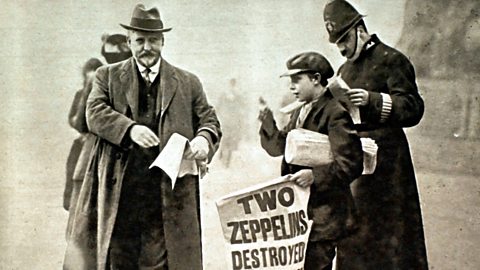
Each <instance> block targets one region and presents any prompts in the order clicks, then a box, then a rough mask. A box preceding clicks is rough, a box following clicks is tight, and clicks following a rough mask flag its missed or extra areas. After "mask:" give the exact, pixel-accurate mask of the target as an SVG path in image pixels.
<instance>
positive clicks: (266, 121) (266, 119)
mask: <svg viewBox="0 0 480 270" xmlns="http://www.w3.org/2000/svg"><path fill="white" fill-rule="evenodd" d="M258 120H260V122H262V129H264V130H265V131H266V132H267V133H268V134H271V133H273V132H275V129H276V128H277V127H276V125H275V119H274V118H273V113H272V110H270V108H268V107H266V108H265V109H263V110H261V111H260V113H259V115H258Z"/></svg>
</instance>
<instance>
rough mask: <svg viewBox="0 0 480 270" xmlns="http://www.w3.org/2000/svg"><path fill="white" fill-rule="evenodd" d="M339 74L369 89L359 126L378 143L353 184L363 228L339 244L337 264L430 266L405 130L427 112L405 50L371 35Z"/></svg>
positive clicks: (352, 85) (344, 266)
mask: <svg viewBox="0 0 480 270" xmlns="http://www.w3.org/2000/svg"><path fill="white" fill-rule="evenodd" d="M338 73H339V74H338V75H340V76H341V77H342V78H343V79H344V81H345V82H346V83H347V84H348V85H349V86H350V88H363V89H366V90H368V91H369V102H368V105H366V106H362V107H360V114H361V119H362V123H361V124H360V125H358V126H357V127H356V128H357V130H358V132H359V134H360V135H361V136H362V137H369V138H372V139H374V140H375V142H376V143H377V145H378V147H379V148H378V154H377V166H376V169H375V172H374V173H373V174H372V175H363V176H361V177H360V178H359V179H357V180H356V181H354V182H353V184H352V192H353V196H354V199H355V204H356V206H357V209H358V212H359V216H360V220H359V221H360V223H359V230H358V231H357V232H356V233H355V234H354V235H352V236H351V238H349V239H347V240H345V241H344V242H343V243H341V244H340V245H339V246H338V255H337V267H338V269H348V270H351V269H427V257H426V251H425V240H424V233H423V225H422V216H421V211H420V203H419V196H418V191H417V183H416V179H415V174H414V169H413V165H412V159H411V156H410V150H409V146H408V141H407V138H406V136H405V133H404V131H403V129H402V128H404V127H411V126H415V125H416V124H418V123H419V121H420V119H421V118H422V116H423V112H424V104H423V100H422V98H421V97H420V95H419V93H418V89H417V85H416V82H415V71H414V68H413V66H412V64H411V63H410V61H409V60H408V59H407V58H406V57H405V56H404V55H403V54H402V53H400V52H399V51H397V50H395V49H393V48H391V47H388V46H386V45H385V44H383V43H382V42H381V41H380V40H379V39H378V38H377V36H376V35H373V36H372V38H371V40H370V41H369V42H368V43H367V44H366V46H365V47H364V49H363V51H362V53H361V54H360V56H359V58H358V59H357V60H355V61H353V62H346V63H345V64H343V65H342V66H341V67H340V69H339V71H338ZM381 93H384V94H388V95H390V97H391V100H392V108H391V112H390V115H389V117H388V118H387V120H386V121H385V122H381V121H380V119H381V114H382V108H383V99H382V96H381Z"/></svg>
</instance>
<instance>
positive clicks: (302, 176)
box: [289, 169, 313, 188]
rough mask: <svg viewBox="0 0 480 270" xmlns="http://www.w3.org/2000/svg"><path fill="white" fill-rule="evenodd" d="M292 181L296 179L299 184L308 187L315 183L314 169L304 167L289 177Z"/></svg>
mask: <svg viewBox="0 0 480 270" xmlns="http://www.w3.org/2000/svg"><path fill="white" fill-rule="evenodd" d="M289 180H290V181H294V182H295V183H296V184H297V185H299V186H301V187H303V188H307V187H309V186H311V185H312V184H313V171H312V170H311V169H303V170H300V171H298V172H296V173H294V174H292V175H291V176H290V177H289Z"/></svg>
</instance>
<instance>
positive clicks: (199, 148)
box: [185, 136, 209, 160]
mask: <svg viewBox="0 0 480 270" xmlns="http://www.w3.org/2000/svg"><path fill="white" fill-rule="evenodd" d="M208 151H209V147H208V141H207V139H206V138H205V137H203V136H197V137H195V138H193V140H192V141H191V142H190V151H188V152H187V153H186V155H185V157H186V158H187V159H196V160H206V159H207V158H208Z"/></svg>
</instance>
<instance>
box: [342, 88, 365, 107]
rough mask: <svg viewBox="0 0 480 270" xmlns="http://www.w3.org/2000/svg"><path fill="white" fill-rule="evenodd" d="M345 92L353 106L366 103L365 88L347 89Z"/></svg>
mask: <svg viewBox="0 0 480 270" xmlns="http://www.w3.org/2000/svg"><path fill="white" fill-rule="evenodd" d="M345 94H347V96H348V99H349V100H350V102H351V103H352V104H353V105H355V106H365V105H367V104H368V91H367V90H365V89H362V88H353V89H348V90H347V92H346V93H345Z"/></svg>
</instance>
